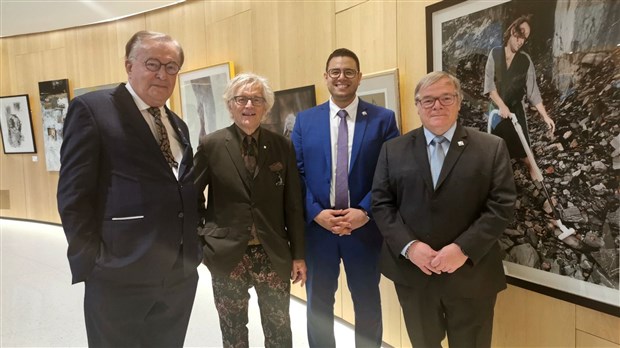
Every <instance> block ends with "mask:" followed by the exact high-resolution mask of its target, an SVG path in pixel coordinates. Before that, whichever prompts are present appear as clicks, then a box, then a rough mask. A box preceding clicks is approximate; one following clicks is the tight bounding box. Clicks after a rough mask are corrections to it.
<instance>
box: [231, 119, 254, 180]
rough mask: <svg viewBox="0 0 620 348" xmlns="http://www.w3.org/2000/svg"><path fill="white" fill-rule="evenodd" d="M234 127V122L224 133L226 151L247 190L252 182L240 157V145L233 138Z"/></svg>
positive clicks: (234, 135)
mask: <svg viewBox="0 0 620 348" xmlns="http://www.w3.org/2000/svg"><path fill="white" fill-rule="evenodd" d="M234 127H236V126H235V124H234V123H233V124H232V125H231V126H229V127H228V132H227V133H226V151H228V156H230V160H231V161H232V162H233V164H234V165H235V168H237V173H238V174H239V177H241V180H242V181H243V184H244V185H245V187H246V189H248V191H249V190H250V189H251V187H252V183H251V182H250V176H249V175H248V170H247V169H245V163H243V158H242V157H241V147H240V146H239V142H238V141H236V140H235V137H236V134H235V132H236V131H237V130H236V129H235V128H234Z"/></svg>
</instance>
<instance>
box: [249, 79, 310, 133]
mask: <svg viewBox="0 0 620 348" xmlns="http://www.w3.org/2000/svg"><path fill="white" fill-rule="evenodd" d="M313 106H316V91H315V88H314V85H308V86H303V87H297V88H290V89H285V90H281V91H276V92H274V103H273V107H272V108H271V110H270V111H269V113H268V114H267V115H266V116H265V117H264V118H263V120H262V122H261V123H262V126H263V127H265V128H266V129H269V130H271V131H273V132H275V133H278V134H282V135H284V136H285V137H287V138H290V137H291V133H292V132H293V126H294V125H295V119H296V117H297V114H298V113H299V112H300V111H303V110H306V109H309V108H311V107H313Z"/></svg>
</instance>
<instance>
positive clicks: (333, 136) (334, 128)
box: [329, 97, 359, 207]
mask: <svg viewBox="0 0 620 348" xmlns="http://www.w3.org/2000/svg"><path fill="white" fill-rule="evenodd" d="M358 105H359V99H358V98H357V97H356V98H355V99H354V100H353V102H351V104H349V105H347V107H345V108H340V107H339V106H338V105H336V104H334V101H333V100H332V99H331V98H330V99H329V138H330V141H331V150H332V151H331V152H332V173H331V178H332V179H331V182H330V185H329V204H330V205H331V207H333V206H334V205H335V204H336V161H337V160H338V158H337V157H338V156H337V154H338V127H339V126H340V120H341V118H340V116H338V115H337V113H338V111H340V110H346V111H347V113H348V114H349V115H348V116H347V128H348V130H349V139H348V142H347V143H348V147H349V151H348V153H349V167H348V168H349V172H350V171H351V150H352V149H353V135H354V133H355V119H356V117H357V106H358ZM347 201H349V199H348V198H347Z"/></svg>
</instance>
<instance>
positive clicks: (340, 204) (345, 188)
mask: <svg viewBox="0 0 620 348" xmlns="http://www.w3.org/2000/svg"><path fill="white" fill-rule="evenodd" d="M337 115H338V116H339V117H340V125H339V126H338V142H337V143H336V153H337V155H336V156H337V157H336V199H335V202H334V203H335V204H334V208H336V209H346V208H348V207H349V129H348V128H347V116H348V113H347V112H346V111H345V110H340V111H338V113H337Z"/></svg>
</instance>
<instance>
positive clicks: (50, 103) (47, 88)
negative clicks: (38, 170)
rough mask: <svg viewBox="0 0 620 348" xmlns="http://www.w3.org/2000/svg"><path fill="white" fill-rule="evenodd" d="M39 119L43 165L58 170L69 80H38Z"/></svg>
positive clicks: (48, 168)
mask: <svg viewBox="0 0 620 348" xmlns="http://www.w3.org/2000/svg"><path fill="white" fill-rule="evenodd" d="M39 101H40V102H41V121H42V122H43V147H44V149H45V165H46V167H47V170H48V171H50V172H57V171H59V170H60V147H61V146H62V139H63V134H62V129H63V126H64V124H65V117H67V108H68V107H69V80H67V79H63V80H52V81H44V82H39Z"/></svg>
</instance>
